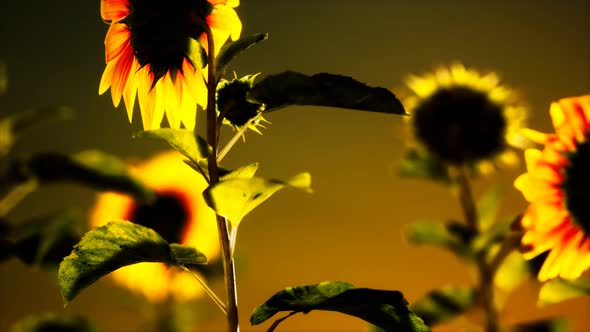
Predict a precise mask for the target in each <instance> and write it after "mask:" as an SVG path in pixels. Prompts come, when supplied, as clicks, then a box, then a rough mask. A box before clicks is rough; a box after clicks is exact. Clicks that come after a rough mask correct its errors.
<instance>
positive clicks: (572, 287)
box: [538, 279, 590, 305]
mask: <svg viewBox="0 0 590 332" xmlns="http://www.w3.org/2000/svg"><path fill="white" fill-rule="evenodd" d="M588 295H590V281H588V280H584V279H578V280H562V279H553V280H550V281H548V282H546V283H544V284H543V286H541V290H540V292H539V300H538V303H539V305H549V304H553V303H558V302H562V301H565V300H569V299H573V298H577V297H581V296H588Z"/></svg>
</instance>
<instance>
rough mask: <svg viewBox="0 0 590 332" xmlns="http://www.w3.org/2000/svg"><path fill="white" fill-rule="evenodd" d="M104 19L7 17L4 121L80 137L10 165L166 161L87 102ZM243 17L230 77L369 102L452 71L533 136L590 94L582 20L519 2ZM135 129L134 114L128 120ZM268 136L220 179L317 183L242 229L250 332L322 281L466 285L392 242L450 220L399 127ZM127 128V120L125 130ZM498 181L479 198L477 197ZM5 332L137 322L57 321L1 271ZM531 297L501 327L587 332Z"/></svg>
mask: <svg viewBox="0 0 590 332" xmlns="http://www.w3.org/2000/svg"><path fill="white" fill-rule="evenodd" d="M99 6H100V5H99V1H98V0H95V1H75V0H61V1H1V2H0V58H1V59H3V60H5V61H6V62H7V63H8V66H9V67H8V68H9V74H10V81H9V91H8V94H6V95H4V96H2V97H0V112H2V115H5V114H7V113H9V112H18V111H19V110H23V109H26V108H31V107H38V106H44V105H57V104H65V105H69V106H72V107H74V108H75V109H76V110H78V113H77V116H76V118H75V119H74V120H72V121H69V122H64V123H59V124H53V125H51V126H49V127H46V128H41V129H39V130H37V131H35V132H34V133H30V134H29V135H28V136H26V137H24V138H23V139H22V141H20V143H19V144H18V145H17V146H16V148H15V153H28V152H32V151H46V150H58V151H63V152H76V151H80V150H83V149H87V148H91V147H96V148H100V149H104V150H107V151H110V152H112V153H115V154H117V155H120V156H123V157H126V158H144V157H146V156H148V155H149V154H150V153H151V152H154V151H157V150H159V149H161V148H163V147H164V145H163V144H158V143H157V142H153V141H143V140H141V141H138V140H133V139H131V134H132V133H133V132H135V131H137V130H139V129H141V128H140V123H139V122H138V121H134V123H133V125H132V126H130V125H129V124H128V123H127V118H126V115H125V112H124V111H123V109H118V110H115V109H113V107H112V104H111V100H110V95H109V96H100V97H99V96H98V95H97V90H98V82H99V79H100V75H101V73H102V70H103V69H104V55H103V54H104V53H103V52H104V50H103V38H104V34H105V32H106V30H107V26H106V25H105V24H103V23H102V22H101V19H100V15H99ZM238 13H239V15H240V17H241V18H242V20H243V23H244V30H243V31H244V34H249V33H255V32H269V33H270V36H271V38H270V40H269V41H267V42H265V43H264V44H262V45H260V46H257V47H256V48H254V49H252V50H250V51H249V52H248V53H247V54H246V55H244V56H243V57H242V58H240V59H239V61H237V63H236V65H235V66H234V67H233V68H232V69H233V70H235V71H236V72H237V73H238V75H240V76H242V75H246V74H251V73H256V72H262V74H263V75H264V74H270V73H277V72H280V71H282V70H286V69H291V70H297V71H301V72H304V73H307V74H313V73H317V72H330V73H339V74H343V75H349V76H352V77H354V78H356V79H358V80H361V81H363V82H366V83H367V84H370V85H375V86H384V87H388V88H396V87H399V86H401V85H402V79H403V77H404V76H405V75H406V74H408V73H418V74H421V73H424V72H426V71H429V70H430V69H432V68H433V67H434V66H436V65H439V64H448V63H450V62H451V61H454V60H460V61H462V62H463V63H465V65H467V66H468V67H474V68H477V69H480V70H483V71H487V70H495V71H497V72H498V73H499V74H500V75H501V77H502V78H503V79H504V82H506V83H507V84H509V85H511V86H513V87H515V88H517V89H518V91H519V92H520V93H521V94H522V96H523V97H524V98H525V100H526V101H527V102H528V103H529V104H530V106H531V109H532V113H531V126H533V127H534V128H537V129H540V130H544V131H548V130H550V128H551V127H550V122H549V118H548V113H547V109H548V106H549V103H550V102H551V101H552V100H555V99H558V98H561V97H566V96H573V95H580V94H585V93H590V2H588V1H587V0H568V1H561V2H559V1H550V0H536V1H533V0H523V1H506V0H502V1H458V0H457V1H434V0H431V1H425V0H416V1H411V2H410V1H386V0H379V1H378V0H365V1H336V0H324V1H311V0H307V1H266V0H243V1H242V4H241V6H240V7H239V8H238ZM136 115H137V114H136ZM267 118H268V120H270V121H271V122H272V125H270V126H269V128H268V129H267V130H265V131H264V135H263V136H258V135H256V134H253V135H249V136H248V139H247V144H243V143H239V144H238V145H237V147H236V148H235V150H233V151H232V153H231V155H230V156H229V157H228V158H227V160H226V165H227V166H230V167H234V166H239V165H243V164H245V163H250V162H253V161H260V165H261V166H260V174H261V175H263V176H267V177H278V178H281V177H282V178H284V177H287V176H291V175H293V174H295V173H297V172H300V171H309V172H311V174H312V176H313V188H314V190H315V193H314V194H313V195H307V194H304V193H301V192H297V191H285V192H281V193H279V194H278V195H277V196H276V197H273V198H272V199H271V200H270V201H268V202H267V203H266V204H264V205H263V206H261V207H259V208H258V209H256V210H255V211H254V212H252V213H251V214H250V215H249V216H248V217H247V218H246V219H245V221H244V223H243V224H242V226H241V228H240V234H239V241H238V247H237V254H238V255H239V256H240V257H242V264H241V265H242V266H241V268H240V270H239V272H238V287H239V297H240V308H241V310H240V318H241V320H242V330H243V331H264V330H265V329H266V328H267V327H268V324H265V325H263V326H260V327H257V328H252V327H250V326H249V324H248V323H247V319H248V318H249V315H250V313H251V311H252V309H253V308H254V307H255V306H256V305H258V304H260V303H262V302H263V301H264V300H266V299H267V298H268V297H269V296H271V295H272V294H273V293H274V292H276V291H278V290H279V289H282V288H284V287H286V286H292V285H298V284H311V283H317V282H320V281H325V280H343V281H349V282H351V283H353V284H355V285H357V286H359V287H372V288H385V289H399V290H402V291H403V292H404V293H405V295H406V297H407V298H408V299H409V300H410V301H413V300H415V299H417V298H418V297H420V296H421V295H422V294H424V293H425V292H427V291H428V290H430V289H432V288H435V287H439V286H443V285H447V284H462V283H465V282H468V281H469V280H471V279H470V278H471V276H470V273H471V272H470V271H469V270H468V269H466V268H465V266H464V265H462V263H461V262H459V261H458V260H457V259H455V258H454V257H453V256H452V255H450V254H448V253H446V252H442V251H441V250H437V249H434V248H413V247H411V246H409V245H408V244H407V243H405V242H404V240H403V239H402V236H401V230H402V227H403V225H405V224H407V223H410V222H412V221H414V220H417V219H436V220H445V219H449V218H459V217H460V216H461V213H460V210H459V209H458V204H457V200H456V199H455V198H453V197H452V196H451V194H450V192H449V191H448V189H447V188H445V187H442V186H439V185H437V184H432V183H428V182H426V181H421V180H412V179H401V178H399V177H398V176H397V175H396V172H395V169H396V163H397V161H398V160H399V158H400V156H401V155H402V152H403V150H402V147H403V144H404V141H403V135H402V130H401V128H402V127H403V121H402V119H401V118H400V117H399V116H388V115H382V114H368V113H361V112H354V111H343V110H335V109H328V108H319V107H292V108H289V109H286V110H283V111H280V112H277V113H273V114H271V115H269V116H268V117H267ZM135 120H138V119H137V118H136V119H135ZM521 171H522V169H519V170H516V171H510V172H505V173H503V176H502V177H501V179H500V180H499V181H500V182H501V184H502V185H503V189H504V195H505V199H504V205H503V208H502V215H503V216H505V217H509V216H511V215H514V214H515V213H517V212H519V211H521V210H522V209H523V208H524V207H525V202H524V200H523V199H522V197H521V196H520V194H519V193H518V192H516V191H515V190H514V189H513V188H512V187H511V182H512V181H513V179H514V178H515V177H516V176H517V175H518V174H519V173H520V172H521ZM492 182H493V181H491V180H489V181H481V182H478V183H477V184H476V192H477V193H481V192H482V190H484V189H485V188H486V187H487V186H489V185H490V184H491V183H492ZM93 195H94V193H93V192H91V191H89V190H86V189H80V188H77V187H75V186H72V185H61V186H51V187H47V188H44V189H43V190H41V191H39V192H38V193H35V194H34V195H32V196H30V197H29V198H28V199H27V200H25V201H24V203H23V204H22V205H21V206H20V207H19V208H17V209H16V210H15V211H14V213H13V214H11V215H10V218H11V219H13V220H23V219H25V218H27V217H30V216H32V215H34V214H38V213H43V212H47V211H51V210H52V209H54V208H56V207H67V206H72V205H74V206H79V207H81V208H84V209H86V208H88V207H90V205H91V204H92V199H93ZM0 278H1V282H0V294H1V296H0V330H1V331H5V330H7V329H8V326H9V324H10V323H11V322H13V321H15V320H18V319H20V318H22V317H23V316H25V315H27V314H29V313H40V312H45V311H54V312H57V313H61V312H66V313H77V312H79V313H83V314H86V315H88V316H89V317H90V318H92V319H94V320H96V321H98V322H99V323H100V324H101V325H102V326H104V327H105V330H107V331H114V332H117V331H133V330H134V327H136V326H137V324H135V323H134V319H142V318H141V317H142V316H141V310H143V309H145V306H143V305H141V304H140V302H137V301H136V300H132V299H129V298H128V297H127V296H126V295H125V294H126V293H125V292H124V291H122V290H120V289H117V288H116V287H114V286H113V285H112V284H111V283H110V282H109V281H108V280H102V281H100V282H99V283H98V284H97V285H95V286H93V287H91V288H90V289H88V290H87V291H85V292H84V293H82V294H81V295H80V297H79V298H78V299H76V300H75V301H74V302H73V303H72V304H71V305H70V306H69V307H68V308H67V309H65V310H63V309H62V303H61V298H60V295H59V292H58V289H57V287H56V285H55V275H54V274H51V273H47V272H45V271H39V270H37V269H32V268H28V267H25V266H23V265H22V264H21V263H20V262H18V261H10V262H7V263H3V264H1V265H0ZM536 290H537V289H536V286H535V285H532V284H531V285H529V286H526V287H524V288H523V289H522V290H520V291H518V292H517V293H516V295H515V296H514V297H512V298H511V299H510V300H509V306H508V310H507V313H506V314H505V317H506V319H507V320H508V321H520V320H523V319H529V318H539V317H543V316H547V315H550V314H564V315H566V316H568V317H572V318H573V321H574V327H575V330H576V331H580V332H581V331H588V330H589V329H590V328H589V327H588V326H590V316H589V315H588V313H590V301H588V300H577V301H570V302H566V303H563V304H560V305H557V306H552V307H550V308H546V309H542V310H537V309H536V308H535V306H534V303H535V298H534V296H535V292H536ZM205 303H206V304H205V305H204V309H201V310H206V311H201V313H200V314H199V315H202V316H204V317H207V321H206V322H205V323H204V324H205V325H204V326H205V327H204V328H203V329H202V330H204V331H216V330H223V326H224V325H223V320H222V319H223V318H222V316H221V315H220V314H219V313H218V311H216V308H215V307H214V306H213V305H212V304H210V303H209V302H205ZM365 326H366V325H365V324H364V323H363V322H362V321H360V320H357V319H354V318H349V317H346V316H343V315H340V314H335V313H328V314H322V313H315V312H314V313H311V314H309V315H308V316H307V317H304V316H303V315H297V316H295V317H293V318H292V319H290V320H289V321H287V322H285V323H284V324H283V325H282V327H281V328H280V330H281V331H363V330H364V329H365ZM455 329H456V328H448V329H446V330H447V331H453V330H455Z"/></svg>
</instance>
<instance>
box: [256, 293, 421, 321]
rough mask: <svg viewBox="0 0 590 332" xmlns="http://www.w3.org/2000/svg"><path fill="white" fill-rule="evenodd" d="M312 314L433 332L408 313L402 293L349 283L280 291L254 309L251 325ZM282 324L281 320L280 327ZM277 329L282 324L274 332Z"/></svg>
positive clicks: (412, 314) (416, 317) (418, 318)
mask: <svg viewBox="0 0 590 332" xmlns="http://www.w3.org/2000/svg"><path fill="white" fill-rule="evenodd" d="M312 310H327V311H336V312H341V313H344V314H347V315H351V316H355V317H358V318H360V319H363V320H365V321H367V322H369V323H371V324H374V325H376V326H379V327H380V328H382V329H384V330H385V331H396V332H406V331H407V332H409V331H430V330H429V329H428V327H427V326H426V325H424V322H423V321H422V320H421V319H420V317H418V316H416V315H415V314H414V313H412V312H411V311H410V310H409V309H408V307H407V301H406V300H405V299H404V296H403V294H402V293H401V292H398V291H388V290H376V289H368V288H354V286H352V285H351V284H349V283H345V282H323V283H320V284H316V285H307V286H297V287H289V288H286V289H284V290H282V291H279V292H278V293H276V294H275V295H273V296H272V297H271V298H270V299H269V300H268V301H266V302H265V303H264V304H262V305H261V306H259V307H257V308H256V309H254V312H253V313H252V316H251V317H250V323H251V324H252V325H258V324H260V323H262V322H264V321H266V320H268V319H269V318H271V317H272V316H274V315H275V314H276V313H278V312H280V311H289V312H292V313H291V314H293V313H297V312H303V313H308V312H310V311H312ZM281 321H282V320H281V319H279V320H278V322H279V323H280V322H281ZM276 325H278V323H276V324H274V325H273V326H272V327H271V330H274V328H275V327H276ZM269 331H270V330H269Z"/></svg>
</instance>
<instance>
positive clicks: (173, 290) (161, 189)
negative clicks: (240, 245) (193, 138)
mask: <svg viewBox="0 0 590 332" xmlns="http://www.w3.org/2000/svg"><path fill="white" fill-rule="evenodd" d="M182 160H183V159H182V157H181V156H180V154H178V153H176V152H167V153H162V154H160V155H157V156H155V157H153V158H152V159H150V160H148V161H146V162H144V163H142V164H139V165H137V166H136V167H132V168H131V169H130V171H131V174H133V175H134V176H135V177H136V178H137V179H139V180H141V181H142V182H143V183H144V184H145V185H146V186H148V187H149V188H151V189H153V190H154V191H155V192H156V196H157V198H156V200H155V201H154V202H153V203H151V204H149V205H147V204H143V203H138V202H136V201H134V199H133V198H132V197H130V196H126V195H122V194H118V193H113V192H108V193H103V194H100V195H99V197H98V199H97V202H96V204H95V205H94V208H93V210H92V211H91V214H90V223H91V226H92V227H98V226H101V225H104V224H106V223H108V222H109V221H111V220H119V219H122V220H129V221H131V222H134V223H137V224H140V225H143V226H146V227H150V228H152V229H154V230H155V231H156V232H158V233H159V234H160V235H161V236H162V237H163V238H164V239H166V240H167V241H168V242H170V243H181V244H184V245H188V246H193V247H196V248H198V249H199V250H200V251H202V252H203V253H204V254H205V255H206V256H207V258H208V259H209V265H206V266H203V267H201V266H199V267H198V268H197V270H196V271H197V272H201V273H202V274H207V272H211V271H210V270H207V269H211V268H213V267H214V266H215V263H216V261H218V260H219V255H220V248H219V243H218V235H217V224H216V221H215V213H214V212H213V210H211V209H210V208H209V207H208V206H207V204H206V203H205V201H204V200H203V197H202V192H203V190H205V188H206V187H207V183H206V182H205V180H204V179H203V177H202V176H200V175H199V174H198V173H196V172H195V171H193V170H192V169H191V168H190V167H189V166H187V165H186V164H185V163H184V162H183V161H182ZM199 269H200V270H199ZM112 276H113V278H114V280H115V281H116V282H118V283H120V284H121V285H123V286H125V287H127V288H129V289H131V290H132V291H135V292H138V293H141V294H143V295H144V296H145V297H146V298H148V299H149V300H152V301H154V302H157V301H162V300H165V299H167V298H168V297H170V296H172V297H174V298H176V299H179V300H188V299H192V298H196V297H199V296H201V295H202V294H204V290H203V289H202V288H201V286H200V285H199V283H198V282H197V281H196V280H195V279H194V278H193V276H191V275H190V274H188V273H185V272H182V271H180V270H178V269H174V268H169V267H167V266H166V265H165V264H162V263H139V264H135V265H131V266H127V267H123V268H121V269H119V270H116V271H115V272H113V273H112ZM146 276H149V278H146Z"/></svg>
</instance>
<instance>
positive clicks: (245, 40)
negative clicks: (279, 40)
mask: <svg viewBox="0 0 590 332" xmlns="http://www.w3.org/2000/svg"><path fill="white" fill-rule="evenodd" d="M267 39H268V33H257V34H253V35H249V36H245V37H241V38H240V39H238V40H236V41H233V42H230V43H227V44H225V45H223V47H222V48H221V50H220V51H219V55H218V56H217V58H215V69H216V74H217V75H216V80H217V81H219V79H220V78H221V77H222V76H223V74H225V70H226V69H227V67H228V65H229V64H230V62H231V61H232V60H234V59H235V58H236V57H238V56H239V55H240V54H242V53H243V52H244V51H246V50H247V49H249V48H250V47H252V46H254V45H256V44H258V43H260V42H261V41H264V40H267Z"/></svg>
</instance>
